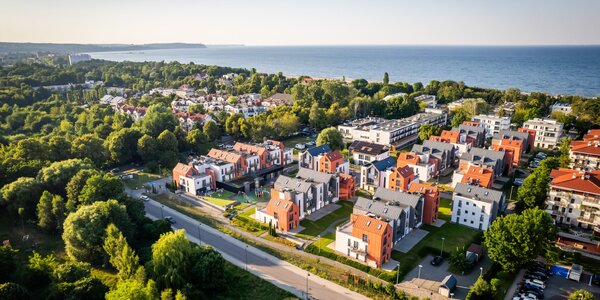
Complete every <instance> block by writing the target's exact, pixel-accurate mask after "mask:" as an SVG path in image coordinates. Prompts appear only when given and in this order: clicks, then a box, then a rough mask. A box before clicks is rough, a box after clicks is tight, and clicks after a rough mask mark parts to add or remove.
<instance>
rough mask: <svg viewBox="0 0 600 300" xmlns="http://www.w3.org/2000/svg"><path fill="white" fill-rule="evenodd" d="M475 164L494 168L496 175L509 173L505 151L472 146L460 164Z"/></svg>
mask: <svg viewBox="0 0 600 300" xmlns="http://www.w3.org/2000/svg"><path fill="white" fill-rule="evenodd" d="M468 165H475V166H480V167H485V168H489V169H492V170H494V173H495V176H502V175H503V174H509V173H510V171H511V170H510V169H506V167H507V165H511V164H506V154H505V152H504V151H496V150H488V149H483V148H472V149H471V150H470V151H469V152H467V153H465V154H463V156H461V158H460V164H459V166H463V167H464V166H468Z"/></svg>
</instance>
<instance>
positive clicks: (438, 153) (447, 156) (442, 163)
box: [411, 140, 457, 174]
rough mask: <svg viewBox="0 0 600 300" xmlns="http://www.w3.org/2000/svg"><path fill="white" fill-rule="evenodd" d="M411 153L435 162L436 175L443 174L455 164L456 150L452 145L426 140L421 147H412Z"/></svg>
mask: <svg viewBox="0 0 600 300" xmlns="http://www.w3.org/2000/svg"><path fill="white" fill-rule="evenodd" d="M411 152H412V153H416V154H417V155H429V158H430V159H435V160H437V172H438V174H442V173H445V172H446V169H449V168H451V167H453V166H454V165H455V164H456V158H457V157H456V149H455V148H454V145H452V144H448V143H443V142H436V141H429V140H427V141H424V142H423V144H422V145H413V147H412V150H411Z"/></svg>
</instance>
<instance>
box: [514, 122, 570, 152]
mask: <svg viewBox="0 0 600 300" xmlns="http://www.w3.org/2000/svg"><path fill="white" fill-rule="evenodd" d="M523 128H524V129H533V130H535V142H534V145H535V147H537V148H544V149H554V148H555V147H557V146H558V144H559V143H560V140H561V139H562V131H563V124H562V123H560V122H558V121H556V120H554V119H540V118H535V119H532V120H529V121H526V122H525V123H523Z"/></svg>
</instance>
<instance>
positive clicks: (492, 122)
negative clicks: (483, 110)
mask: <svg viewBox="0 0 600 300" xmlns="http://www.w3.org/2000/svg"><path fill="white" fill-rule="evenodd" d="M471 121H474V122H477V123H479V126H481V127H483V128H485V134H486V136H487V137H491V136H493V135H494V134H497V133H498V132H500V131H501V130H509V129H510V117H500V116H496V115H477V116H473V117H472V118H471Z"/></svg>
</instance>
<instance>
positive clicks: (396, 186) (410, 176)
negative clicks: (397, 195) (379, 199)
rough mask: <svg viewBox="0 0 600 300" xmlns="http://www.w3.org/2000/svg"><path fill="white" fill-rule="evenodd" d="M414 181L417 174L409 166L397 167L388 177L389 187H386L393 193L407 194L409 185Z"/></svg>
mask: <svg viewBox="0 0 600 300" xmlns="http://www.w3.org/2000/svg"><path fill="white" fill-rule="evenodd" d="M414 180H415V173H414V172H413V170H412V169H411V168H410V167H409V166H404V167H398V166H396V167H395V168H393V169H392V172H391V173H390V174H389V175H388V180H387V186H384V187H385V188H387V189H390V190H393V191H402V192H405V191H407V190H408V185H409V184H410V183H411V182H413V181H414Z"/></svg>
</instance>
